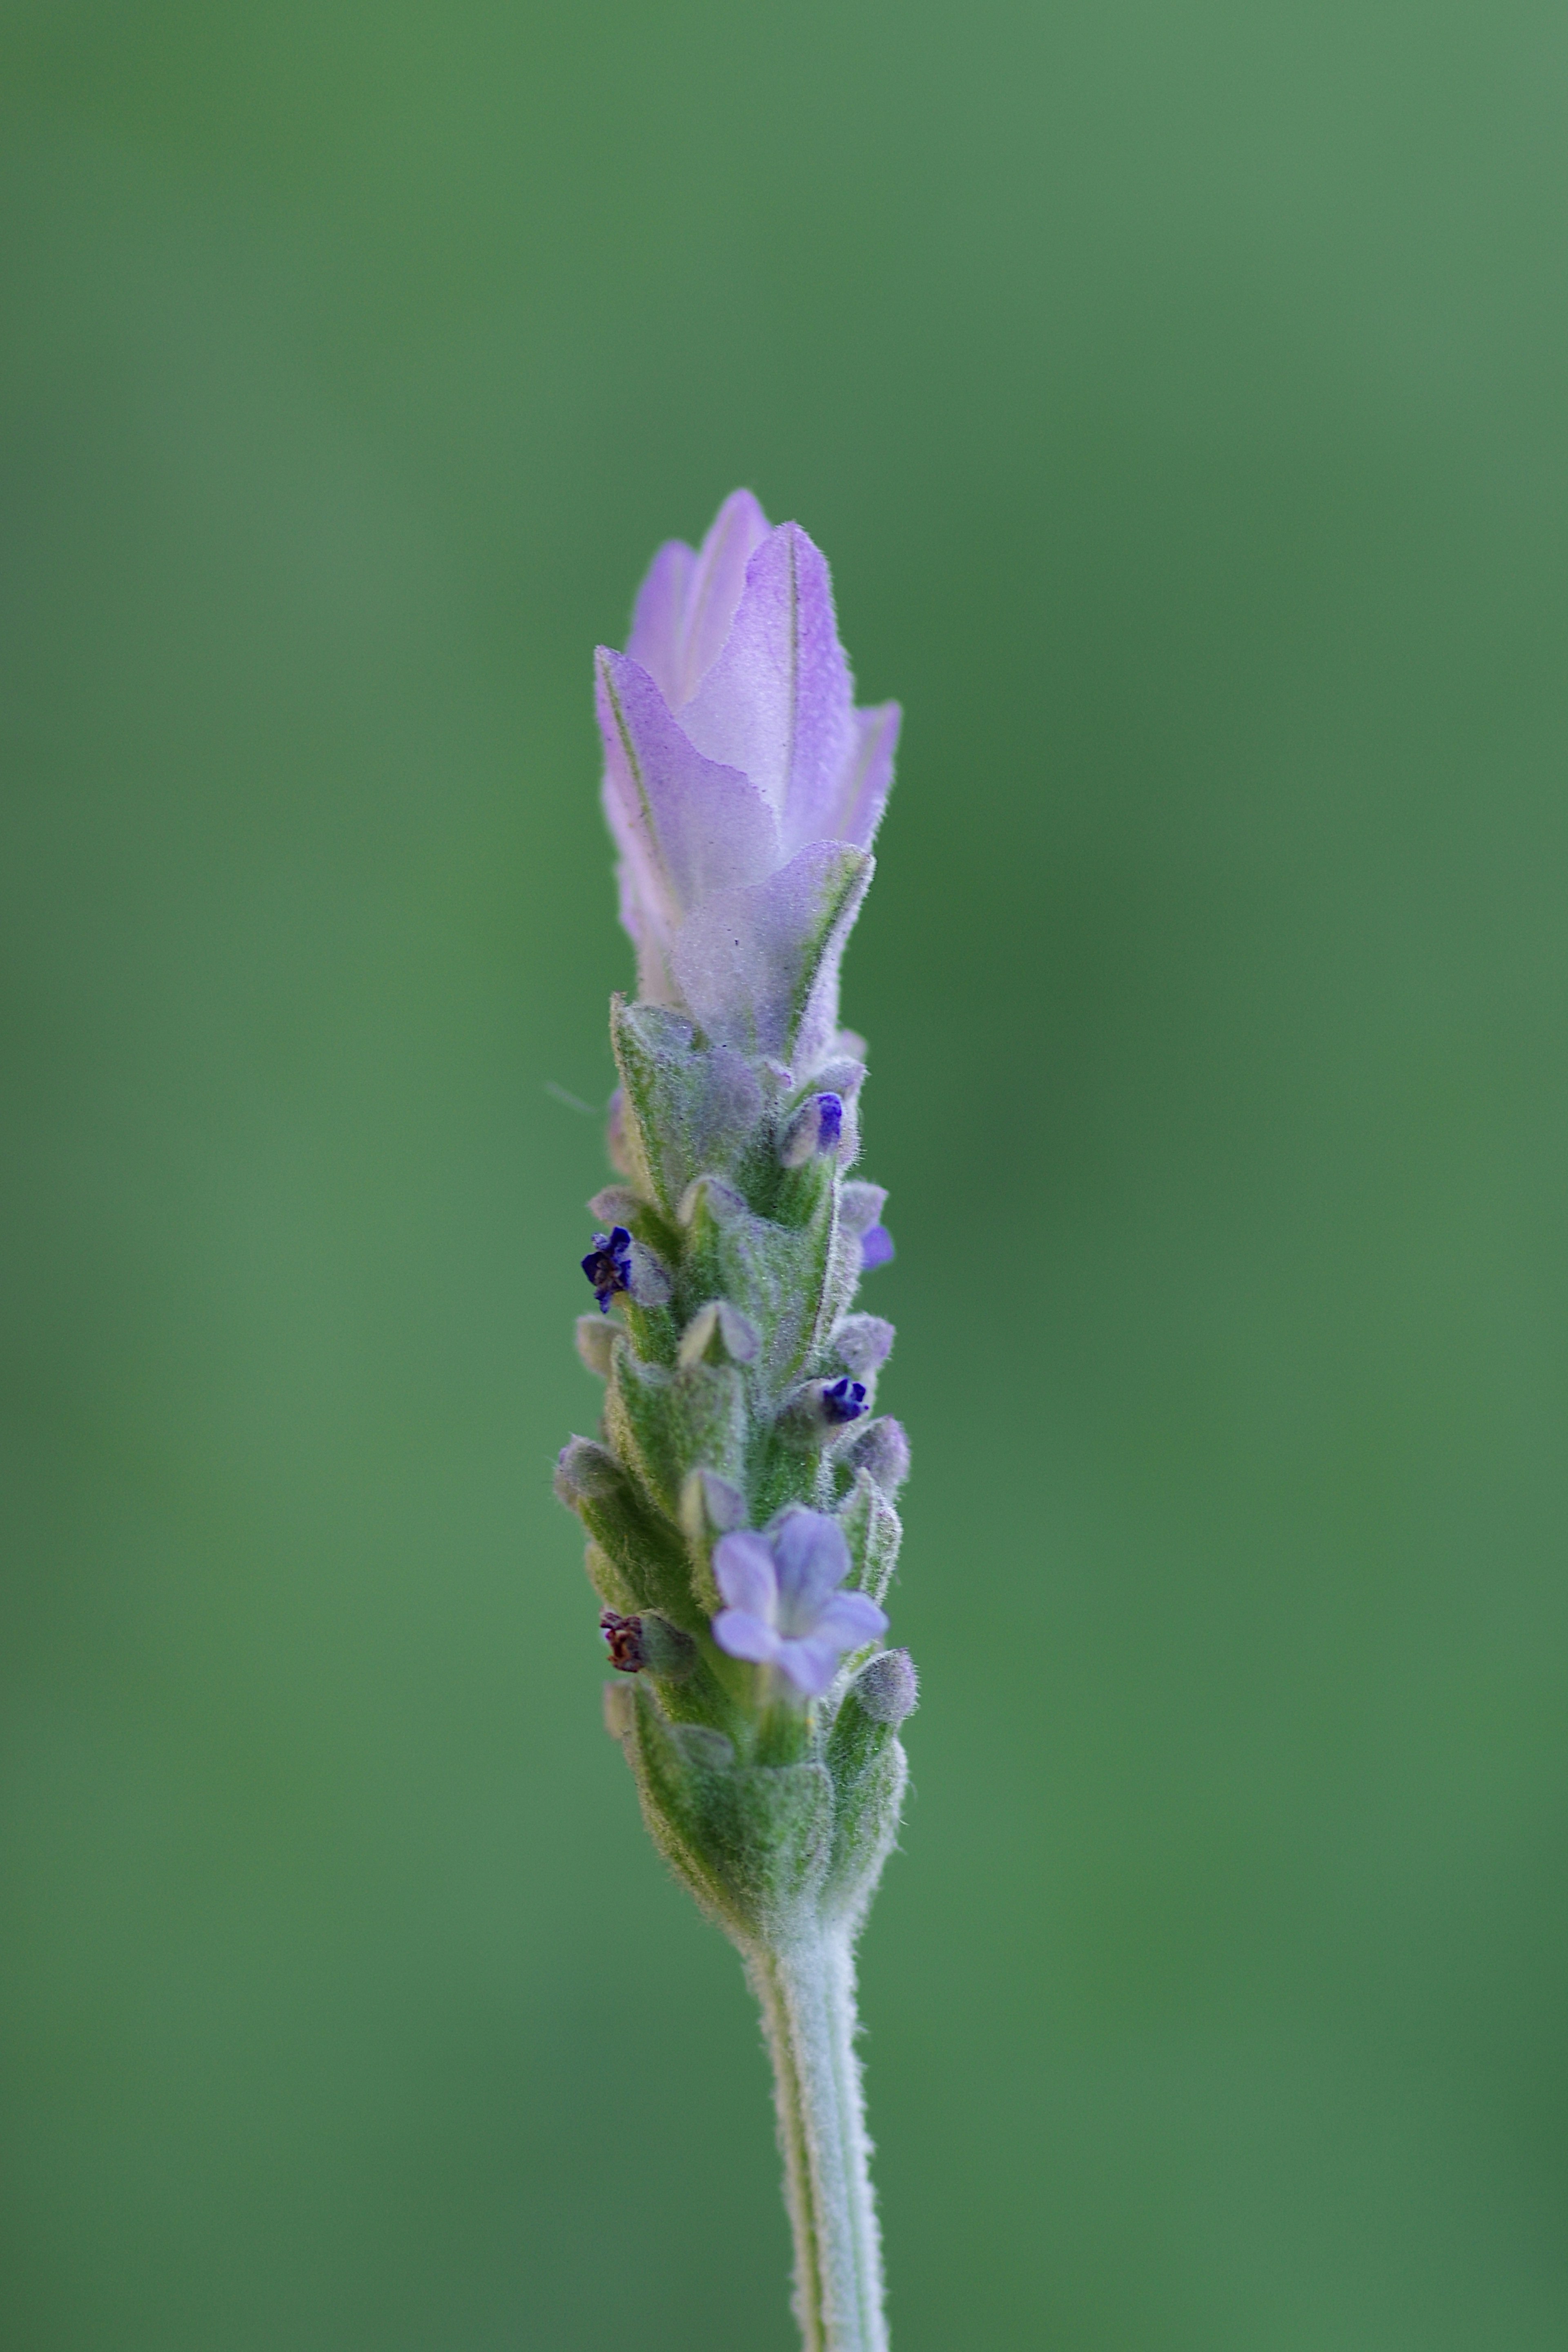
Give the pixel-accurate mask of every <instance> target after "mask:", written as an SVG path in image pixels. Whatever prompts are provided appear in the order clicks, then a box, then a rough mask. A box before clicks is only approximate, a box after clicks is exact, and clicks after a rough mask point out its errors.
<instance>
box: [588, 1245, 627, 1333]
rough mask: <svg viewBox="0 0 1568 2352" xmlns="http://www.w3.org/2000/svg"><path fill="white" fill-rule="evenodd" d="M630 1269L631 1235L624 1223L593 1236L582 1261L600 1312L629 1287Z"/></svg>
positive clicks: (606, 1312) (603, 1311) (603, 1313)
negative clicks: (607, 1231) (590, 1246)
mask: <svg viewBox="0 0 1568 2352" xmlns="http://www.w3.org/2000/svg"><path fill="white" fill-rule="evenodd" d="M631 1270H632V1237H631V1235H630V1234H628V1233H627V1231H626V1227H625V1225H616V1226H615V1227H613V1228H612V1230H611V1231H610V1232H609V1233H607V1234H595V1235H594V1245H593V1247H592V1249H591V1250H590V1251H589V1252H588V1255H587V1256H586V1257H585V1258H584V1260H583V1271H584V1274H585V1275H586V1276H587V1277H588V1279H589V1281H590V1282H591V1283H592V1284H593V1286H594V1296H595V1298H596V1299H597V1300H598V1302H599V1312H600V1314H601V1315H607V1314H608V1313H609V1311H610V1301H611V1299H612V1298H614V1297H616V1294H617V1293H618V1292H620V1291H623V1290H630V1288H631V1286H632V1285H631Z"/></svg>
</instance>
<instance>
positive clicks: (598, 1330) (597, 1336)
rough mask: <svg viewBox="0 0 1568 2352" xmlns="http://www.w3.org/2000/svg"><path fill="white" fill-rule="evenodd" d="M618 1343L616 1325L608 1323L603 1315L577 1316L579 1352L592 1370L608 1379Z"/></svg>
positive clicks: (602, 1378)
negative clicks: (611, 1359)
mask: <svg viewBox="0 0 1568 2352" xmlns="http://www.w3.org/2000/svg"><path fill="white" fill-rule="evenodd" d="M615 1344H616V1327H615V1325H614V1324H613V1323H606V1322H605V1318H604V1317H603V1316H602V1315H579V1316H578V1318H577V1353H578V1354H579V1355H580V1356H581V1357H582V1359H583V1361H584V1363H585V1364H586V1365H587V1367H588V1370H590V1371H591V1372H596V1373H597V1374H598V1376H599V1378H600V1379H601V1380H602V1381H603V1380H607V1379H608V1378H609V1373H610V1358H611V1355H612V1353H613V1351H614V1349H615Z"/></svg>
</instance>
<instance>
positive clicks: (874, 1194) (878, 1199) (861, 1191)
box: [838, 1181, 888, 1234]
mask: <svg viewBox="0 0 1568 2352" xmlns="http://www.w3.org/2000/svg"><path fill="white" fill-rule="evenodd" d="M887 1205H888V1188H887V1186H886V1185H885V1184H862V1183H859V1182H858V1181H857V1182H855V1183H852V1184H846V1185H845V1186H844V1187H843V1189H842V1191H841V1192H839V1195H838V1214H839V1217H840V1218H841V1220H842V1221H843V1224H844V1228H845V1231H846V1232H847V1233H851V1234H864V1233H868V1232H869V1231H870V1229H871V1227H872V1226H873V1225H874V1224H875V1223H877V1221H878V1219H879V1217H880V1215H881V1213H882V1212H883V1210H884V1209H885V1208H886V1207H887Z"/></svg>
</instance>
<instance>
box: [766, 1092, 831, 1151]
mask: <svg viewBox="0 0 1568 2352" xmlns="http://www.w3.org/2000/svg"><path fill="white" fill-rule="evenodd" d="M843 1132H844V1097H842V1095H835V1094H820V1095H807V1097H806V1098H805V1101H804V1102H803V1103H802V1105H801V1107H800V1108H799V1109H798V1110H797V1111H796V1112H795V1117H794V1118H792V1119H791V1120H790V1123H789V1125H788V1126H787V1127H786V1128H785V1129H784V1141H783V1142H782V1143H781V1144H780V1146H779V1159H780V1160H781V1161H782V1163H783V1165H784V1167H785V1168H804V1167H805V1163H806V1161H807V1160H810V1159H812V1158H813V1157H814V1156H815V1155H816V1153H818V1152H821V1153H822V1154H823V1155H824V1156H826V1154H827V1153H829V1152H833V1151H837V1149H838V1141H839V1138H840V1137H841V1136H842V1134H843Z"/></svg>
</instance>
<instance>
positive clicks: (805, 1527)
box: [726, 1505, 849, 1633]
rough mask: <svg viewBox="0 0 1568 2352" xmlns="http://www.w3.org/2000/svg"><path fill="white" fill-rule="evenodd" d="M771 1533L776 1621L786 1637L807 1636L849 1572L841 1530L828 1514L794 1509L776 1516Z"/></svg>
mask: <svg viewBox="0 0 1568 2352" xmlns="http://www.w3.org/2000/svg"><path fill="white" fill-rule="evenodd" d="M769 1533H770V1534H771V1536H772V1538H773V1559H774V1562H775V1565H776V1568H777V1572H778V1593H779V1601H778V1617H779V1622H780V1623H781V1624H782V1625H783V1626H784V1629H785V1631H786V1632H788V1633H806V1632H808V1631H809V1630H810V1628H811V1627H812V1626H813V1625H814V1624H815V1623H816V1619H817V1616H818V1614H819V1612H820V1611H821V1609H822V1606H823V1603H824V1602H825V1601H826V1599H827V1596H828V1594H829V1593H830V1592H832V1591H834V1590H835V1589H836V1587H837V1586H838V1585H840V1584H842V1583H843V1581H844V1579H845V1578H846V1577H847V1575H848V1573H849V1548H848V1546H847V1544H846V1542H845V1540H844V1530H843V1528H841V1527H840V1526H839V1524H838V1522H837V1519H832V1518H829V1517H828V1516H827V1514H826V1511H810V1510H806V1509H805V1508H804V1507H802V1506H799V1505H796V1506H795V1507H794V1508H792V1509H790V1510H786V1511H783V1512H781V1513H780V1515H779V1517H777V1518H776V1519H775V1520H774V1522H773V1527H772V1528H770V1530H769ZM726 1597H728V1596H726Z"/></svg>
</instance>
